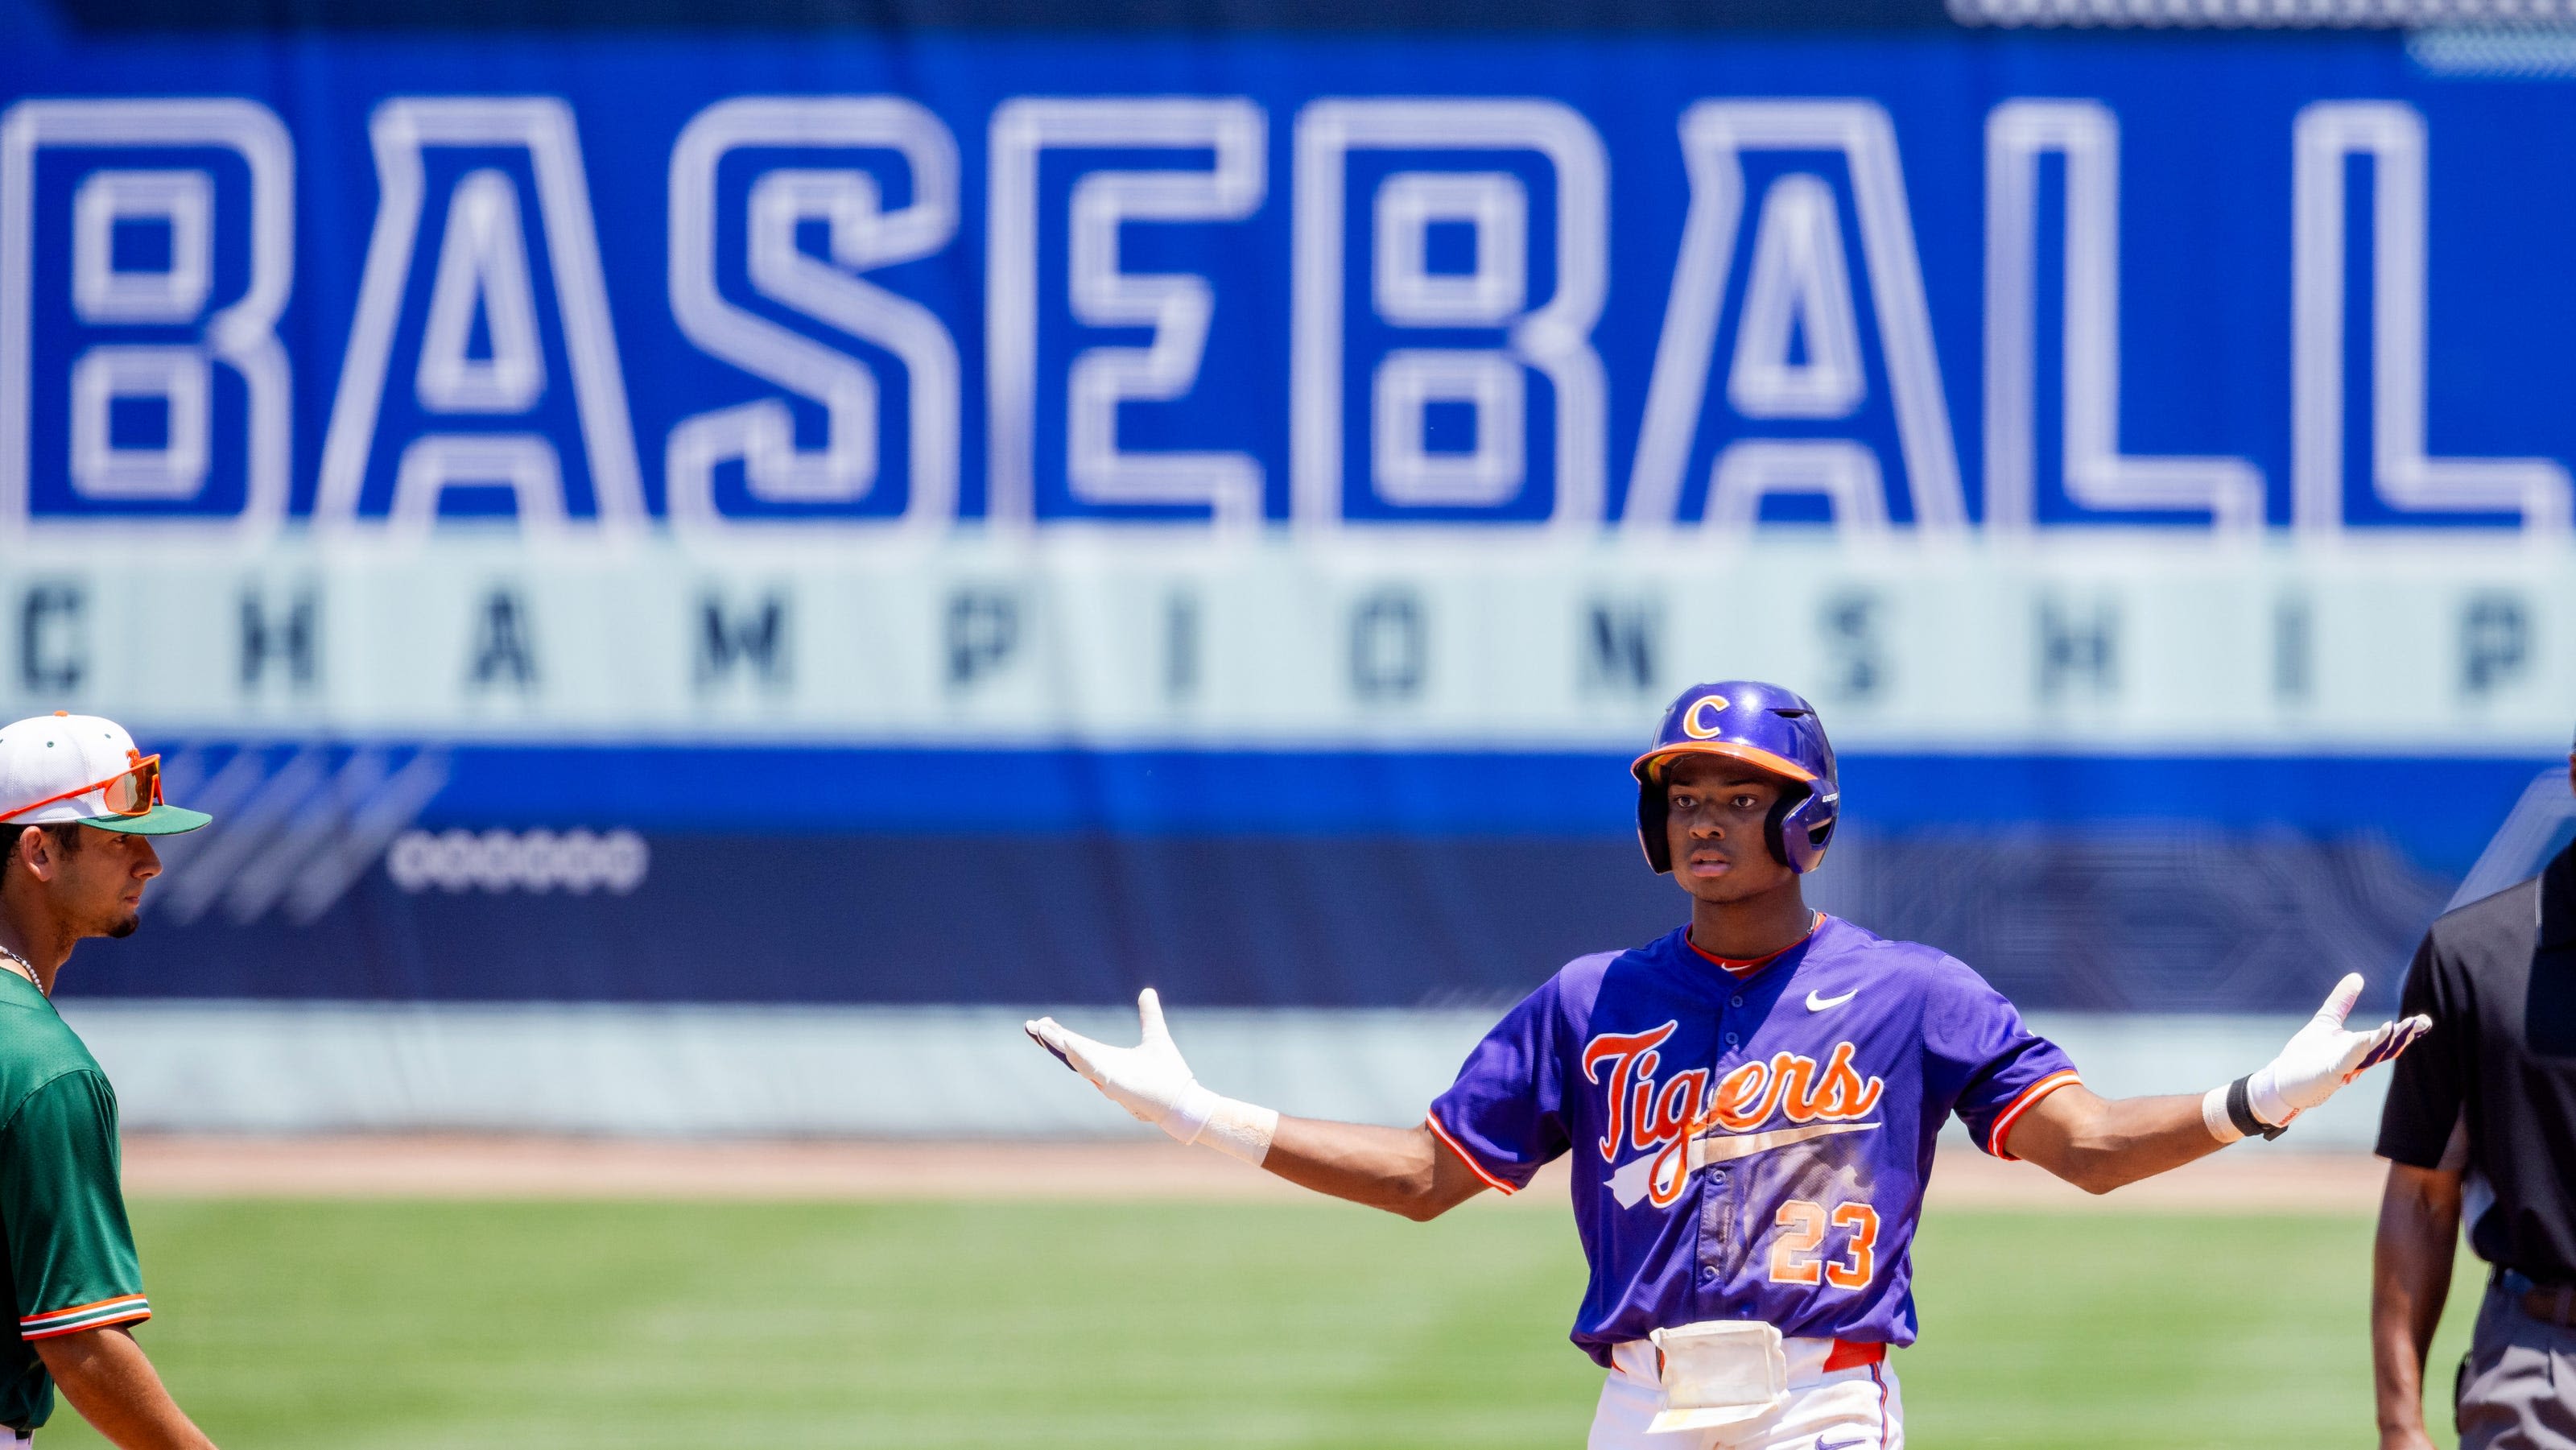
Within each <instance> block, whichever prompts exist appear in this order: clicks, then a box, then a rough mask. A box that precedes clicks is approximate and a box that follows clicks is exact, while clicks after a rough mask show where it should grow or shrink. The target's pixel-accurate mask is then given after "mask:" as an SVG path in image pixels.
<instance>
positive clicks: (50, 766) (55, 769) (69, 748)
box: [0, 710, 214, 836]
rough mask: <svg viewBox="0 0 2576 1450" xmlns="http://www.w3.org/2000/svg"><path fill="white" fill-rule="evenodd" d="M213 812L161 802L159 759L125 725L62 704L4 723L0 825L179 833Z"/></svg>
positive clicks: (201, 822)
mask: <svg viewBox="0 0 2576 1450" xmlns="http://www.w3.org/2000/svg"><path fill="white" fill-rule="evenodd" d="M213 819H214V817H212V816H209V815H207V814H206V813H205V812H204V811H189V810H181V809H180V808H179V807H177V806H173V805H164V804H162V801H161V757H160V756H158V755H146V754H144V753H143V752H142V751H140V750H137V749H135V748H134V737H133V736H131V735H128V734H126V733H125V727H124V726H122V725H119V724H117V723H116V722H115V721H113V720H108V719H104V718H102V717H100V716H97V715H73V714H69V713H67V712H65V711H61V710H56V711H55V712H54V713H52V714H50V715H35V716H31V717H29V718H27V719H24V720H20V721H18V722H16V723H15V724H11V725H0V826H52V825H60V824H63V823H64V822H67V821H78V822H80V823H81V824H82V825H84V826H96V827H98V828H99V829H100V830H102V831H126V832H130V833H132V834H134V835H138V836H175V835H177V834H179V833H180V832H182V831H193V830H195V829H197V828H198V827H199V826H203V825H206V824H207V823H209V822H211V821H212V820H213Z"/></svg>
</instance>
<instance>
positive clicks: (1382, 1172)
mask: <svg viewBox="0 0 2576 1450" xmlns="http://www.w3.org/2000/svg"><path fill="white" fill-rule="evenodd" d="M1136 1016H1137V1019H1138V1022H1139V1025H1140V1026H1141V1027H1142V1028H1143V1032H1144V1040H1143V1041H1141V1042H1139V1043H1138V1044H1137V1045H1136V1046H1134V1047H1112V1046H1110V1045H1109V1044H1107V1043H1105V1042H1096V1041H1094V1040H1092V1039H1091V1038H1088V1037H1085V1036H1083V1035H1082V1034H1081V1033H1079V1032H1073V1031H1069V1030H1067V1029H1066V1028H1065V1026H1064V1024H1062V1023H1060V1022H1058V1021H1056V1020H1055V1019H1054V1018H1052V1017H1041V1018H1039V1019H1038V1020H1037V1021H1035V1022H1031V1023H1028V1024H1026V1030H1027V1032H1028V1034H1029V1037H1030V1040H1032V1041H1034V1042H1036V1043H1037V1045H1038V1046H1040V1047H1043V1048H1045V1049H1046V1050H1047V1051H1049V1052H1051V1053H1054V1054H1055V1056H1056V1058H1057V1060H1058V1061H1060V1062H1062V1063H1063V1064H1064V1065H1065V1066H1067V1067H1069V1068H1072V1069H1073V1070H1074V1071H1075V1072H1078V1073H1080V1074H1082V1076H1083V1077H1084V1078H1086V1079H1088V1080H1089V1081H1090V1083H1091V1085H1092V1086H1094V1087H1096V1088H1098V1089H1100V1091H1101V1092H1102V1093H1103V1094H1105V1095H1107V1096H1108V1098H1109V1100H1110V1101H1112V1102H1114V1103H1116V1104H1118V1106H1120V1107H1122V1108H1125V1109H1126V1110H1127V1112H1128V1114H1129V1115H1130V1116H1131V1117H1133V1118H1135V1119H1136V1120H1137V1121H1138V1122H1140V1123H1151V1124H1153V1125H1154V1126H1155V1127H1157V1128H1160V1129H1162V1130H1163V1131H1164V1132H1166V1133H1169V1134H1170V1135H1171V1136H1172V1137H1174V1138H1175V1139H1178V1140H1179V1141H1181V1142H1183V1143H1201V1144H1205V1145H1206V1146H1208V1147H1211V1148H1214V1149H1216V1150H1217V1151H1218V1152H1220V1153H1223V1154H1225V1155H1226V1156H1228V1157H1230V1158H1240V1159H1242V1160H1243V1161H1244V1162H1246V1163H1250V1164H1252V1165H1253V1166H1255V1167H1258V1168H1266V1169H1268V1170H1270V1171H1271V1172H1273V1173H1275V1174H1277V1175H1279V1176H1280V1177H1282V1178H1285V1179H1287V1180H1288V1181H1289V1182H1291V1183H1294V1184H1297V1185H1299V1186H1300V1187H1304V1188H1311V1189H1313V1190H1315V1191H1316V1192H1318V1193H1329V1194H1331V1195H1332V1196H1333V1197H1335V1198H1346V1199H1349V1200H1350V1201H1351V1202H1353V1203H1360V1204H1366V1205H1367V1206H1369V1207H1371V1208H1382V1209H1385V1210H1386V1211H1387V1212H1389V1213H1400V1214H1402V1215H1404V1216H1405V1217H1406V1218H1410V1219H1415V1220H1424V1219H1432V1218H1437V1217H1439V1216H1440V1215H1441V1214H1443V1213H1446V1212H1448V1211H1449V1210H1450V1209H1452V1208H1455V1207H1457V1206H1458V1205H1459V1204H1461V1203H1463V1202H1465V1201H1466V1200H1468V1199H1469V1198H1472V1197H1474V1196H1475V1195H1476V1193H1477V1192H1478V1191H1479V1190H1481V1189H1482V1188H1483V1187H1484V1186H1485V1185H1484V1182H1483V1181H1482V1180H1481V1179H1479V1178H1477V1177H1476V1175H1475V1174H1474V1173H1473V1172H1472V1171H1470V1170H1469V1169H1468V1167H1467V1165H1466V1164H1465V1163H1463V1162H1461V1161H1460V1160H1459V1158H1458V1155H1457V1154H1456V1153H1453V1152H1451V1151H1450V1150H1449V1149H1448V1147H1447V1146H1446V1145H1444V1144H1442V1143H1441V1142H1440V1140H1439V1139H1438V1138H1436V1137H1434V1136H1433V1135H1432V1132H1431V1130H1430V1129H1429V1128H1423V1127H1415V1128H1379V1127H1371V1126H1368V1125H1366V1124H1362V1123H1329V1122H1324V1121H1322V1120H1320V1119H1316V1118H1289V1117H1282V1116H1281V1115H1280V1114H1279V1113H1278V1112H1277V1111H1275V1110H1273V1109H1270V1108H1263V1107H1255V1106H1254V1105H1252V1104H1251V1103H1243V1102H1237V1101H1235V1100H1234V1099H1232V1098H1225V1097H1219V1096H1217V1095H1216V1094H1215V1093H1213V1092H1210V1091H1209V1090H1208V1089H1207V1088H1205V1087H1203V1086H1201V1085H1200V1083H1199V1080H1198V1078H1197V1077H1196V1076H1195V1075H1193V1074H1192V1073H1191V1072H1190V1067H1189V1064H1188V1063H1187V1062H1185V1061H1183V1060H1182V1058H1181V1050H1180V1048H1178V1047H1177V1046H1175V1045H1173V1042H1172V1033H1171V1029H1170V1028H1168V1027H1166V1026H1165V1025H1164V1024H1163V1003H1162V999H1161V998H1159V997H1157V996H1156V995H1155V994H1154V989H1153V988H1151V987H1148V988H1146V989H1145V991H1144V992H1143V993H1142V994H1141V995H1139V996H1138V997H1137V998H1136Z"/></svg>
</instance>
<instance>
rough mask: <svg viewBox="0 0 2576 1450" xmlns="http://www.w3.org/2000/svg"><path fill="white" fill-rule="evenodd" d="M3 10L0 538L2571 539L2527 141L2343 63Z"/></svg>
mask: <svg viewBox="0 0 2576 1450" xmlns="http://www.w3.org/2000/svg"><path fill="white" fill-rule="evenodd" d="M5 17H6V20H7V23H8V28H9V30H10V33H11V34H12V37H13V44H12V47H11V49H10V52H9V54H8V55H7V56H6V57H5V58H0V96H6V97H11V98H15V99H14V104H13V106H12V108H11V110H10V112H9V120H8V122H7V127H8V129H7V135H6V138H5V140H6V144H5V147H0V150H5V153H6V154H5V157H0V170H5V178H0V180H5V191H6V195H5V198H0V206H5V217H0V220H5V222H6V235H5V237H0V288H5V293H6V296H5V307H4V308H0V485H6V487H5V488H0V510H5V511H6V512H8V513H9V514H10V515H11V516H12V517H17V516H20V515H21V514H23V516H24V517H28V518H33V519H37V520H48V519H60V518H111V519H135V518H166V517H179V518H185V519H192V520H200V521H205V520H226V521H242V520H247V521H248V522H249V523H250V524H251V525H253V526H255V527H260V526H267V525H270V524H274V523H275V522H277V521H279V520H281V519H306V518H310V519H314V520H316V521H321V522H338V521H352V520H354V521H361V522H373V523H386V522H393V523H402V522H406V521H408V522H411V523H420V522H423V521H426V520H430V519H434V518H440V517H449V516H470V515H477V514H482V515H491V514H511V515H515V516H517V517H518V518H519V519H520V520H521V521H522V522H523V523H529V524H536V525H543V524H546V523H549V522H551V521H571V522H574V523H580V522H585V521H598V522H602V523H607V524H612V525H614V524H619V523H632V522H642V521H646V520H656V519H668V520H671V521H673V522H674V523H677V524H688V525H700V524H702V525H706V526H710V527H722V526H729V525H735V524H742V523H748V522H755V521H776V522H787V523H813V522H817V521H823V520H840V521H860V520H875V521H890V520H895V519H911V520H915V521H919V522H927V523H933V524H936V523H942V522H948V521H953V520H956V519H988V520H994V521H998V522H1017V521H1035V522H1040V523H1058V522H1066V521H1077V520H1111V521H1139V520H1165V521H1170V520H1178V521H1186V522H1195V523H1205V524H1227V523H1235V524H1241V523H1251V522H1259V521H1271V522H1280V521H1287V520H1291V519H1295V520H1300V521H1305V522H1309V523H1315V524H1342V523H1350V524H1380V523H1389V522H1421V521H1466V522H1473V523H1489V524H1523V525H1526V524H1530V523H1535V522H1539V521H1543V520H1553V521H1556V522H1559V523H1562V524H1566V525H1569V526H1574V527H1598V526H1601V525H1605V524H1616V525H1619V526H1622V527H1629V528H1646V529H1668V528H1671V527H1674V526H1676V525H1696V524H1700V523H1703V522H1710V523H1715V524H1717V525H1720V526H1725V525H1728V524H1730V523H1742V522H1746V521H1752V520H1783V519H1801V518H1803V519H1813V520H1823V519H1831V520H1832V521H1834V522H1835V523H1836V524H1838V525H1839V526H1840V527H1842V528H1845V529H1877V528H1883V527H1897V528H1906V527H1915V528H1927V529H1935V530H1947V529H1957V528H1963V527H1982V528H1987V529H2000V530H2015V529H2022V528H2026V527H2029V526H2031V525H2034V524H2037V525H2050V524H2067V523H2077V522H2115V523H2161V524H2173V525H2184V526H2194V527H2217V528H2221V529H2229V528H2241V527H2260V526H2263V525H2265V524H2269V525H2273V526H2289V525H2292V524H2294V523H2295V524H2297V525H2299V526H2302V527H2303V528H2307V529H2310V530H2318V531H2331V530H2336V529H2341V528H2345V527H2355V528H2361V527H2369V528H2380V527H2387V526H2393V525H2425V526H2449V525H2474V526H2480V527H2487V528H2497V527H2513V526H2522V527H2530V528H2537V529H2542V530H2547V531H2563V530H2564V528H2565V526H2566V522H2567V517H2568V511H2569V510H2568V495H2569V482H2568V475H2567V471H2566V460H2567V459H2568V458H2570V457H2576V422H2572V421H2570V419H2569V417H2568V415H2567V412H2566V410H2565V409H2563V408H2560V407H2558V406H2556V401H2557V399H2558V398H2559V397H2560V396H2561V395H2562V394H2563V393H2564V392H2565V391H2566V389H2567V387H2568V386H2569V384H2570V382H2571V378H2570V377H2569V367H2570V364H2569V362H2568V360H2567V359H2566V358H2565V357H2564V356H2562V355H2561V350H2559V349H2557V348H2556V347H2555V346H2554V345H2553V340H2554V339H2555V338H2556V337H2557V336H2559V335H2560V334H2561V333H2562V332H2563V331H2564V330H2565V329H2564V326H2563V325H2562V324H2563V322H2564V321H2565V320H2566V319H2567V316H2568V314H2570V313H2571V312H2576V280H2571V279H2570V277H2569V275H2568V273H2567V271H2566V269H2565V268H2563V267H2562V266H2559V265H2558V250H2559V247H2558V242H2557V239H2558V238H2559V237H2561V236H2563V235H2564V234H2565V232H2566V231H2567V230H2568V228H2569V226H2570V224H2571V223H2572V222H2576V183H2565V184H2562V182H2560V181H2558V180H2554V179H2553V177H2552V174H2551V173H2549V172H2548V171H2547V170H2546V169H2545V168H2535V167H2533V166H2532V164H2531V158H2533V157H2537V156H2547V155H2552V154H2556V153H2557V152H2558V151H2560V150H2563V149H2565V148H2566V147H2567V146H2568V145H2569V143H2570V142H2571V141H2576V110H2571V108H2569V107H2567V106H2565V105H2564V104H2562V103H2561V102H2560V101H2559V98H2558V92H2557V90H2556V88H2555V87H2554V86H2553V85H2551V84H2548V83H2539V84H2534V83H2530V82H2500V81H2496V80H2492V79H2481V78H2478V77H2476V76H2474V75H2472V76H2469V77H2466V78H2463V77H2461V76H2458V75H2456V74H2436V73H2434V72H2432V71H2428V70H2426V69H2424V68H2423V67H2421V66H2419V65H2417V64H2416V63H2414V62H2413V61H2410V59H2409V58H2408V52H2407V51H2406V49H2405V48H2404V45H2403V43H2402V41H2401V39H2400V38H2399V37H2397V36H2394V35H2388V34H2353V33H2342V34H2322V35H2320V34H2300V35H2281V34H2271V35H2234V36H2228V37H2211V36H2191V37H2174V36H2121V37H2108V36H2093V35H2070V34H2053V35H2031V34H2010V33H1970V32H1961V31H1950V30H1920V31H1906V32H1888V33H1869V32H1852V33H1844V34H1835V35H1775V34H1737V35H1720V34H1696V35H1656V36H1635V37H1624V36H1618V35H1603V34H1554V35H1547V36H1544V37H1529V38H1515V37H1510V36H1502V35H1484V36H1469V35H1457V34H1449V35H1426V36H1420V37H1317V36H1277V35H1271V36H1264V35H1249V34H1246V35H1230V36H1208V37H1198V38H1192V37H1184V36H1157V35H1146V34H1129V35H1115V36H1085V35H1067V34H1031V33H1016V32H991V33H982V34H973V33H954V32H916V33H870V32H859V31H842V30H826V31H815V32H808V33H801V34H783V33H769V34H761V33H741V32H730V33H704V34H692V33H685V32H683V33H673V32H667V31H648V32H636V33H597V32H592V33H568V34H550V33H527V32H521V33H516V34H513V35H510V36H507V37H505V38H499V37H496V38H486V39H474V38H464V37H452V36H443V35H417V36H415V35H400V34H382V35H380V34H347V33H341V34H328V33H324V34H300V35H295V36H292V37H287V36H272V35H265V34H240V33H216V34H199V35H190V36H187V37H184V38H156V37H151V36H118V37H114V38H92V37H86V36H81V35H76V34H74V33H72V32H69V31H67V30H66V29H65V28H64V27H63V26H62V24H61V23H60V21H59V20H57V19H56V18H55V17H54V16H53V15H52V14H51V13H50V12H49V11H47V10H46V9H44V8H42V7H41V6H37V5H34V4H33V3H32V0H12V4H11V7H10V8H9V9H8V11H6V12H5Z"/></svg>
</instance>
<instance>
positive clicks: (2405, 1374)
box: [2370, 1163, 2460, 1437]
mask: <svg viewBox="0 0 2576 1450" xmlns="http://www.w3.org/2000/svg"><path fill="white" fill-rule="evenodd" d="M2459 1233H2460V1175H2459V1174H2457V1173H2446V1172H2443V1171H2441V1170H2440V1169H2435V1168H2413V1167H2409V1166H2407V1165H2406V1164H2403V1163H2391V1164H2390V1165H2388V1187H2387V1190H2386V1191H2385V1192H2384V1193H2383V1194H2382V1195H2381V1197H2380V1201H2379V1237H2378V1240H2377V1242H2376V1243H2375V1244H2374V1245H2373V1247H2372V1249H2371V1256H2370V1257H2371V1276H2370V1361H2371V1373H2372V1378H2373V1380H2374V1381H2375V1383H2376V1386H2377V1395H2378V1408H2379V1429H2380V1434H2381V1435H2382V1436H2383V1437H2386V1436H2389V1435H2420V1434H2421V1433H2422V1431H2423V1428H2424V1357H2425V1356H2426V1355H2427V1354H2429V1353H2430V1352H2431V1351H2432V1348H2433V1330H2434V1329H2435V1327H2436V1326H2438V1325H2439V1324H2440V1323H2441V1322H2442V1303H2443V1301H2444V1300H2445V1299H2447V1298H2449V1297H2450V1292H2451V1259H2452V1255H2453V1254H2454V1253H2455V1252H2456V1251H2457V1246H2458V1243H2459Z"/></svg>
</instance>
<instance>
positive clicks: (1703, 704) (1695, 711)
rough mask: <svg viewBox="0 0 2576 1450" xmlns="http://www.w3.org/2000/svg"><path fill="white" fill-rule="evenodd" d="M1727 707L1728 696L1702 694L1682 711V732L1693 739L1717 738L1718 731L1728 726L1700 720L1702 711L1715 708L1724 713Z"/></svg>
mask: <svg viewBox="0 0 2576 1450" xmlns="http://www.w3.org/2000/svg"><path fill="white" fill-rule="evenodd" d="M1725 709H1726V697H1725V696H1724V695H1702V696H1700V697H1699V698H1698V699H1696V700H1693V701H1691V707H1690V708H1689V709H1687V710H1685V711H1683V712H1682V733H1683V734H1684V735H1687V736H1689V737H1690V738H1691V739H1693V740H1714V739H1716V738H1717V735H1718V732H1719V731H1721V730H1723V729H1725V728H1726V727H1724V726H1722V725H1707V724H1702V723H1701V721H1700V712H1701V711H1703V710H1715V711H1718V712H1720V713H1724V711H1725Z"/></svg>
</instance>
